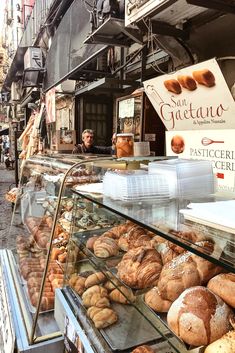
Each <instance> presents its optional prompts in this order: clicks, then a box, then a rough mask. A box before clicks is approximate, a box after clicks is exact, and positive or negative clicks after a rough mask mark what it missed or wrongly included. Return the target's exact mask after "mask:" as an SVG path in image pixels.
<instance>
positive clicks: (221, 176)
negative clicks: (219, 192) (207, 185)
mask: <svg viewBox="0 0 235 353" xmlns="http://www.w3.org/2000/svg"><path fill="white" fill-rule="evenodd" d="M216 176H217V178H219V179H224V173H217V174H216Z"/></svg>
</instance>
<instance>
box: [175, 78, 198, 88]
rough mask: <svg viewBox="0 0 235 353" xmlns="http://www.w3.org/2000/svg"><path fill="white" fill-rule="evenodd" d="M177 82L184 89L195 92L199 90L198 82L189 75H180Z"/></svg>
mask: <svg viewBox="0 0 235 353" xmlns="http://www.w3.org/2000/svg"><path fill="white" fill-rule="evenodd" d="M177 80H178V81H179V83H180V84H181V86H182V87H184V88H186V89H188V90H189V91H194V90H195V89H196V88H197V84H196V81H195V80H194V79H193V78H192V77H191V76H189V75H179V76H178V77H177Z"/></svg>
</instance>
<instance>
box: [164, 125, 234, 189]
mask: <svg viewBox="0 0 235 353" xmlns="http://www.w3.org/2000/svg"><path fill="white" fill-rule="evenodd" d="M166 154H167V156H178V157H179V158H190V159H201V160H210V161H212V165H213V170H214V174H215V177H216V178H215V180H216V182H217V187H218V190H220V191H228V192H235V141H234V131H233V130H206V131H202V130H198V131H195V130H194V131H192V130H191V131H183V130H182V131H166Z"/></svg>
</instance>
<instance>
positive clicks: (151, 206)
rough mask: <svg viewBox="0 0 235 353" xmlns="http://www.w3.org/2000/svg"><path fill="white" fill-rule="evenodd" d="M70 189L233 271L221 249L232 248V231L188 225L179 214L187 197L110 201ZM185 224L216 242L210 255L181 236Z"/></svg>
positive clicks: (231, 262) (234, 268)
mask: <svg viewBox="0 0 235 353" xmlns="http://www.w3.org/2000/svg"><path fill="white" fill-rule="evenodd" d="M72 192H73V193H76V194H78V195H79V196H80V197H84V199H87V200H90V201H91V202H94V203H96V204H98V205H99V206H101V207H104V208H106V209H108V210H109V211H112V212H114V213H115V214H117V215H119V216H120V217H125V218H126V219H129V220H130V221H133V222H134V223H137V224H139V225H140V226H142V227H144V228H146V229H148V230H149V231H151V232H154V233H156V235H159V236H161V237H163V238H165V239H167V240H169V241H171V242H173V243H175V244H176V245H179V246H181V247H183V248H185V249H186V250H188V251H191V252H193V253H195V254H196V255H199V256H202V257H204V258H205V259H207V260H209V261H212V262H214V263H215V264H217V265H221V264H223V266H224V267H225V268H226V269H227V270H228V271H232V272H234V270H235V264H234V258H233V257H232V258H231V256H229V254H228V253H226V251H225V252H224V249H226V247H230V248H231V247H233V246H234V245H233V244H234V241H233V236H232V234H229V233H226V237H224V236H223V234H221V232H218V231H211V230H209V228H206V227H204V229H202V227H200V228H199V226H198V224H196V226H195V225H193V224H189V222H187V221H186V220H184V218H183V216H182V214H180V213H179V210H180V209H183V208H185V207H187V205H188V204H189V202H190V201H189V200H182V199H175V200H166V199H164V200H162V201H161V200H159V199H156V200H155V199H151V200H148V201H137V202H123V201H118V200H112V199H111V198H109V197H103V196H102V195H100V196H99V198H97V195H94V196H93V195H92V193H89V194H88V193H81V192H79V191H77V190H74V189H73V190H72ZM194 201H198V200H194ZM199 201H200V202H208V201H211V202H215V201H216V197H215V196H211V197H210V198H209V199H208V198H207V199H199ZM184 225H188V226H189V227H188V229H187V231H194V230H198V228H199V229H200V231H201V232H202V233H203V234H204V235H205V239H210V240H212V241H213V242H214V243H215V244H217V247H216V249H215V251H214V252H213V253H212V254H209V253H208V252H207V250H206V249H205V248H204V247H203V246H201V245H197V244H194V243H192V242H190V241H188V240H187V239H186V238H184V236H183V232H182V229H184ZM178 232H181V233H182V234H181V236H182V237H181V238H180V237H179V236H178Z"/></svg>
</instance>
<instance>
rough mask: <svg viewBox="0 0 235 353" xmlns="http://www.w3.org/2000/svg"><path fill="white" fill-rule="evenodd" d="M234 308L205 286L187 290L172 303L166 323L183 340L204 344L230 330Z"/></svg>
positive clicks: (197, 344) (196, 344)
mask: <svg viewBox="0 0 235 353" xmlns="http://www.w3.org/2000/svg"><path fill="white" fill-rule="evenodd" d="M233 318H234V313H233V311H232V309H231V308H230V307H229V306H228V305H227V304H226V303H224V301H223V300H222V299H221V298H220V297H218V296H217V295H216V294H214V293H213V292H211V291H210V290H209V289H207V288H206V287H201V286H196V287H192V288H188V289H186V290H185V291H184V292H183V293H182V294H181V295H180V296H179V298H178V299H177V300H175V301H174V303H173V304H172V305H171V307H170V309H169V311H168V315H167V322H168V325H169V327H170V329H171V330H172V331H173V332H174V333H175V334H176V335H177V336H178V337H179V338H181V339H182V340H183V341H184V342H186V343H188V344H190V345H193V346H205V345H208V344H210V343H212V342H214V341H215V340H217V339H219V338H221V337H222V336H223V335H224V334H225V333H227V332H228V331H229V330H230V328H231V326H230V322H229V320H230V319H233Z"/></svg>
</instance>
